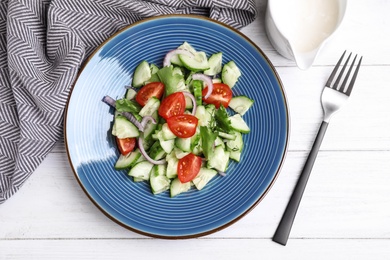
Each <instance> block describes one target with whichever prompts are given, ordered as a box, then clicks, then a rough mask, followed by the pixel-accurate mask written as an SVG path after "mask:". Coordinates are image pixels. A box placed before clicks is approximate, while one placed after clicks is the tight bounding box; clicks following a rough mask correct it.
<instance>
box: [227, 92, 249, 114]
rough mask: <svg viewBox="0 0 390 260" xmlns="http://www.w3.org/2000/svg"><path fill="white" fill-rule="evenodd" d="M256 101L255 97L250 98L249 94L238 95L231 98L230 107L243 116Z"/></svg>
mask: <svg viewBox="0 0 390 260" xmlns="http://www.w3.org/2000/svg"><path fill="white" fill-rule="evenodd" d="M254 102H255V101H254V100H253V99H250V98H248V97H247V96H236V97H233V98H232V99H231V100H230V102H229V107H230V108H231V109H233V110H234V111H235V112H236V113H239V114H240V115H242V116H243V115H244V114H245V113H246V111H248V109H249V108H250V107H251V106H252V105H253V103H254Z"/></svg>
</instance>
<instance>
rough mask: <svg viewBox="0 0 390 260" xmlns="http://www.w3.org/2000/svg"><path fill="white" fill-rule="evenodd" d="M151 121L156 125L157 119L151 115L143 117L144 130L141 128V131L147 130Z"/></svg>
mask: <svg viewBox="0 0 390 260" xmlns="http://www.w3.org/2000/svg"><path fill="white" fill-rule="evenodd" d="M149 121H152V124H154V125H155V124H157V122H156V119H154V118H153V117H151V116H145V117H144V118H142V121H141V126H142V130H141V129H140V131H141V132H143V131H144V130H145V126H146V124H147V123H148V122H149Z"/></svg>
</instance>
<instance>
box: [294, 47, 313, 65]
mask: <svg viewBox="0 0 390 260" xmlns="http://www.w3.org/2000/svg"><path fill="white" fill-rule="evenodd" d="M318 51H319V48H318V49H316V50H312V51H310V52H294V51H293V53H294V59H295V63H296V64H297V66H298V68H300V69H301V70H307V69H309V68H310V67H311V66H312V65H313V63H314V60H315V59H316V57H317V54H318Z"/></svg>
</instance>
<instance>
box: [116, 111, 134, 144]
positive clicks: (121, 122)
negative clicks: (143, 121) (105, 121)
mask: <svg viewBox="0 0 390 260" xmlns="http://www.w3.org/2000/svg"><path fill="white" fill-rule="evenodd" d="M112 135H114V136H116V137H118V138H131V137H138V136H139V130H138V128H137V127H136V126H135V125H134V124H133V123H131V122H130V121H129V120H127V118H126V117H124V116H119V115H118V116H116V117H115V120H114V125H113V126H112Z"/></svg>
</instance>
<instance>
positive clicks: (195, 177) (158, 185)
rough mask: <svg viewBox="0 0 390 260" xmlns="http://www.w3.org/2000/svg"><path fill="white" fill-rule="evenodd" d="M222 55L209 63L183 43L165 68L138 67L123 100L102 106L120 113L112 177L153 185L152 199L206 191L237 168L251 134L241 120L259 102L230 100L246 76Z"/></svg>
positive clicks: (116, 120)
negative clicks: (120, 173)
mask: <svg viewBox="0 0 390 260" xmlns="http://www.w3.org/2000/svg"><path fill="white" fill-rule="evenodd" d="M222 55H223V54H222V53H221V52H218V53H214V54H212V55H211V56H210V57H207V55H206V53H205V52H203V51H197V50H195V49H194V48H193V47H192V46H191V45H190V44H189V43H187V42H184V43H183V44H182V45H181V46H179V47H178V48H177V49H174V50H172V51H169V52H168V53H167V54H166V56H165V58H164V62H163V67H162V68H159V67H157V66H156V65H155V64H149V63H148V62H147V61H142V62H141V63H139V65H138V66H137V67H136V69H135V71H134V75H133V79H132V84H131V86H128V87H127V91H126V94H125V96H124V98H122V99H118V100H114V99H113V98H111V97H109V96H105V97H104V98H103V101H104V102H105V103H107V104H109V105H110V106H112V107H115V109H116V112H115V116H114V124H113V127H112V135H113V136H115V139H116V143H117V146H118V149H119V152H120V156H119V158H118V160H117V162H116V163H115V166H114V167H115V169H118V170H123V169H126V170H128V175H129V176H131V177H133V179H134V181H135V182H139V181H148V182H149V183H150V187H151V190H152V192H153V194H158V193H161V192H164V191H166V190H169V191H170V196H171V197H174V196H176V195H178V194H180V193H183V192H185V191H188V190H189V189H191V186H195V187H196V189H198V190H201V189H203V187H205V185H206V184H207V183H208V182H209V181H210V180H211V179H212V178H213V177H214V176H216V175H217V174H220V175H222V176H225V175H226V170H227V168H228V165H229V162H230V160H234V161H237V162H239V161H240V158H241V153H242V151H243V148H244V143H243V138H242V135H243V134H247V133H249V132H250V128H249V127H248V125H247V124H246V122H245V121H244V119H243V116H244V114H245V113H246V112H247V111H248V109H249V108H250V107H251V106H252V105H253V102H254V101H253V100H252V99H251V98H249V97H247V96H244V95H241V96H233V93H232V88H233V87H234V85H235V84H236V82H237V81H238V80H239V78H240V76H241V72H240V69H239V68H238V66H237V65H236V63H235V62H234V61H229V62H227V63H226V64H223V63H222V60H223V59H222Z"/></svg>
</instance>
